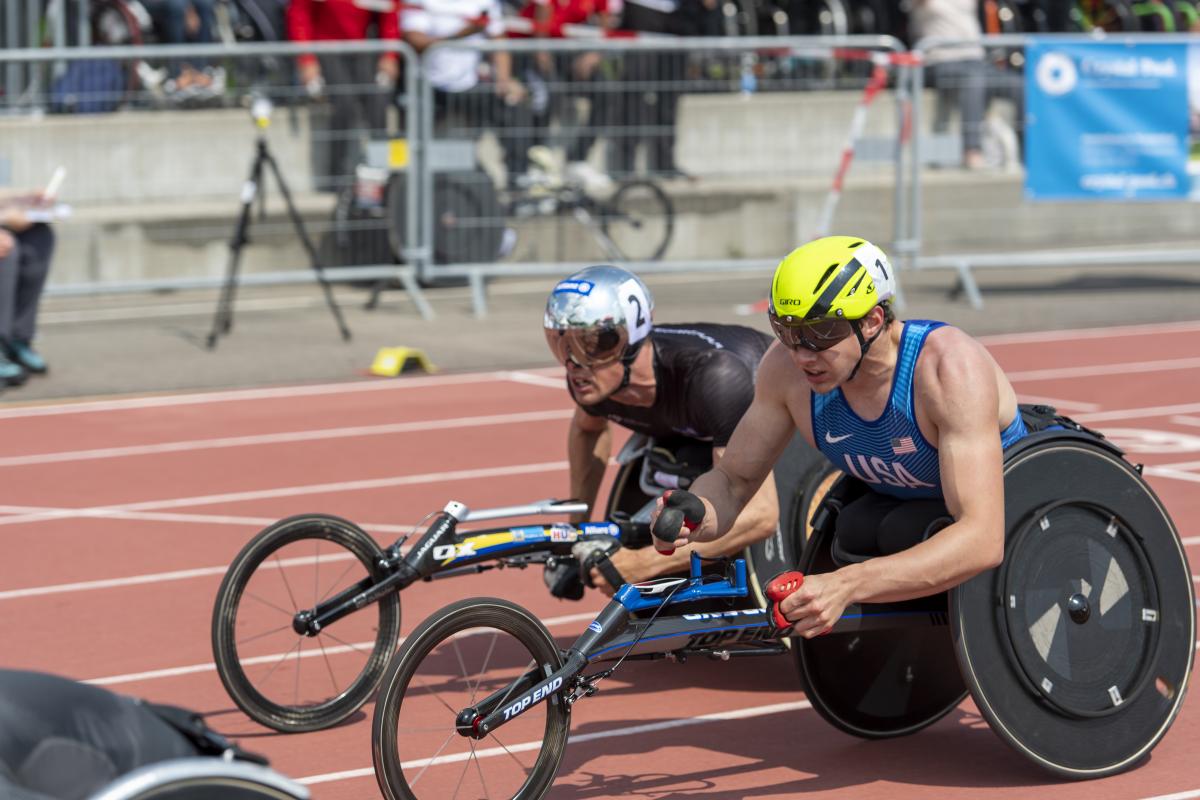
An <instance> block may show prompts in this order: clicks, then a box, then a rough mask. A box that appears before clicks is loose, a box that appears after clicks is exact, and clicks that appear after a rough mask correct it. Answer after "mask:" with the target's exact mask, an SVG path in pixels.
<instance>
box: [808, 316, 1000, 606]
mask: <svg viewBox="0 0 1200 800" xmlns="http://www.w3.org/2000/svg"><path fill="white" fill-rule="evenodd" d="M947 333H949V334H950V335H949V336H945V337H938V340H937V341H936V342H935V341H934V340H933V339H931V340H930V343H929V345H927V347H926V351H927V354H923V355H922V360H924V358H926V357H927V355H928V356H932V357H933V358H932V360H931V362H930V363H929V364H928V365H927V367H926V366H925V365H922V368H920V369H919V370H918V374H917V383H916V385H917V387H918V391H917V402H918V404H919V406H920V407H921V408H922V409H924V410H925V412H926V414H927V416H928V419H929V421H930V422H931V423H932V425H933V427H934V428H935V429H936V431H937V446H938V455H939V463H940V470H941V479H942V487H943V492H944V494H945V499H946V507H947V508H948V509H949V511H950V513H951V515H952V516H953V517H954V522H953V523H952V524H951V525H950V526H948V527H947V528H945V529H944V530H942V531H941V532H939V533H938V534H937V535H936V536H933V537H930V538H929V539H928V540H926V541H924V542H922V543H920V544H918V545H916V546H915V547H912V548H910V549H908V550H905V551H904V552H901V553H897V554H895V555H890V556H886V557H882V558H874V559H871V560H870V561H866V562H864V563H862V564H854V565H851V566H848V567H844V568H843V569H841V570H838V571H837V572H836V573H834V575H840V576H841V577H842V578H843V579H845V580H847V581H848V582H849V587H850V588H849V594H848V600H849V602H886V601H895V600H907V599H911V598H915V597H923V596H926V595H931V594H936V593H938V592H942V591H945V590H947V589H949V588H951V587H953V586H957V585H958V584H960V583H962V582H963V581H965V580H967V579H968V578H971V577H973V576H974V575H977V574H978V573H980V572H982V571H983V570H986V569H990V568H992V567H994V566H996V565H998V564H999V563H1000V561H1001V559H1003V557H1004V483H1003V468H1002V460H1003V453H1002V451H1001V448H1000V436H999V432H998V430H997V427H996V425H997V422H996V420H997V416H998V413H999V411H998V408H999V390H998V388H997V382H996V374H995V370H994V367H993V365H992V362H991V360H990V358H989V357H988V355H987V353H986V352H985V351H984V350H983V347H982V346H981V345H979V344H978V343H977V342H975V341H973V340H971V339H970V338H969V337H967V336H966V334H964V333H962V332H961V331H957V330H949V331H947ZM790 599H791V598H789V600H790ZM785 602H786V601H785ZM787 611H788V609H787V608H786V606H785V607H784V613H785V614H786V613H787ZM839 613H840V612H839Z"/></svg>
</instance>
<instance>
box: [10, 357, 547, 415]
mask: <svg viewBox="0 0 1200 800" xmlns="http://www.w3.org/2000/svg"><path fill="white" fill-rule="evenodd" d="M561 371H562V368H561V367H544V368H540V369H533V370H521V371H517V372H514V371H508V370H504V371H491V372H468V373H462V374H458V375H430V376H423V377H405V378H393V379H389V380H361V381H345V382H343V383H324V384H314V385H310V386H274V387H270V388H266V389H232V390H229V391H223V392H221V391H218V392H196V393H190V394H168V395H156V396H153V397H124V398H114V399H111V400H84V401H77V402H68V403H54V404H50V405H38V406H19V407H15V408H3V409H0V419H16V418H20V417H47V416H55V415H59V414H87V413H92V412H100V411H130V410H134V409H140V408H165V407H169V406H186V405H196V404H208V403H230V402H239V401H245V400H273V399H277V398H292V397H313V396H318V395H330V394H353V393H357V392H390V391H401V390H406V389H424V388H428V387H436V386H458V385H464V384H472V383H495V382H503V381H518V382H528V381H527V378H528V377H529V376H531V375H539V374H557V373H559V372H561ZM560 385H561V384H560Z"/></svg>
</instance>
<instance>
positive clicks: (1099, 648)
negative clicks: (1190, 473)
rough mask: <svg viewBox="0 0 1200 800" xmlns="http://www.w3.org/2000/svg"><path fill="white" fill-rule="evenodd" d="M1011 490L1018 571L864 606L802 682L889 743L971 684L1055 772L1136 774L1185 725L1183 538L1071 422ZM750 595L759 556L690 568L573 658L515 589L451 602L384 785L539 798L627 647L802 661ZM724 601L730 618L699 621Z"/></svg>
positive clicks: (828, 514) (1009, 547) (385, 764)
mask: <svg viewBox="0 0 1200 800" xmlns="http://www.w3.org/2000/svg"><path fill="white" fill-rule="evenodd" d="M1004 481H1005V535H1006V543H1005V558H1004V561H1003V563H1002V564H1001V565H1000V566H999V567H997V568H996V569H992V570H989V571H987V572H984V573H981V574H980V575H978V576H976V577H974V578H972V579H971V580H969V581H967V582H966V583H964V584H962V585H960V586H958V587H956V588H954V589H952V590H950V591H949V592H946V593H943V594H940V595H936V596H933V597H927V598H921V599H918V600H912V601H906V602H902V603H887V604H863V605H856V606H851V607H849V608H847V609H846V612H845V614H844V615H843V616H842V618H841V619H840V620H839V621H838V622H837V623H836V624H835V625H834V627H833V629H832V631H831V632H830V633H829V634H828V635H825V636H819V637H816V638H814V639H811V640H805V639H797V640H795V642H794V643H793V647H792V657H794V658H795V659H797V663H798V666H799V670H800V674H801V677H802V678H803V683H804V686H805V689H806V694H807V696H808V698H809V700H810V701H811V702H812V705H813V707H814V708H815V709H816V710H817V711H818V712H819V713H821V715H822V716H823V717H824V718H826V719H827V720H829V721H830V722H832V723H833V724H834V725H836V726H837V727H839V728H841V729H842V730H845V731H847V732H849V733H852V734H855V735H858V736H862V737H867V738H884V737H890V736H899V735H904V734H909V733H913V732H916V731H918V730H920V729H921V728H923V727H925V726H927V725H929V724H931V723H933V722H934V721H936V720H938V719H940V718H941V717H942V716H943V715H944V714H946V713H947V712H949V711H950V710H951V709H952V708H954V707H955V706H957V705H958V704H959V703H960V702H961V701H962V700H963V699H964V698H965V697H966V695H967V694H968V693H970V694H971V695H972V697H973V698H974V700H975V702H976V704H977V706H978V707H979V709H980V711H981V712H982V713H983V715H984V716H985V718H986V719H987V720H988V722H989V723H990V724H991V726H992V728H993V729H994V730H995V731H996V732H997V734H999V735H1000V736H1001V738H1003V739H1004V740H1005V741H1007V742H1008V743H1009V744H1011V745H1013V746H1014V747H1015V748H1016V749H1017V750H1018V751H1019V752H1021V753H1022V754H1023V755H1024V756H1026V757H1028V758H1029V759H1031V760H1032V761H1034V762H1035V763H1037V764H1039V765H1040V766H1042V767H1044V768H1046V769H1048V770H1050V771H1051V772H1054V773H1056V774H1058V775H1060V776H1064V777H1068V778H1076V779H1079V778H1094V777H1101V776H1104V775H1109V774H1113V773H1116V772H1120V771H1122V770H1125V769H1128V768H1130V767H1132V766H1133V765H1135V764H1136V763H1137V762H1138V761H1139V760H1140V759H1141V758H1143V757H1144V756H1145V755H1146V754H1148V753H1149V752H1150V750H1151V749H1152V748H1153V747H1154V746H1155V744H1157V742H1158V741H1159V740H1160V739H1161V738H1162V736H1163V735H1164V734H1165V733H1166V731H1167V729H1168V728H1169V727H1170V725H1171V723H1172V722H1173V721H1174V719H1175V716H1176V714H1177V713H1178V711H1179V709H1180V707H1181V705H1182V702H1183V698H1184V695H1185V693H1186V690H1187V685H1188V679H1189V676H1190V673H1191V669H1192V661H1193V654H1194V644H1195V604H1194V599H1193V589H1192V580H1191V571H1190V568H1189V566H1188V563H1187V558H1186V555H1185V553H1184V550H1183V546H1182V543H1181V542H1180V539H1179V536H1178V533H1177V531H1176V530H1175V527H1174V525H1173V523H1172V522H1171V519H1170V517H1169V516H1168V515H1167V513H1166V511H1165V509H1164V508H1163V506H1162V504H1161V502H1160V501H1159V500H1158V498H1157V497H1156V496H1155V495H1154V493H1153V491H1152V490H1151V489H1150V488H1149V486H1148V485H1147V484H1146V483H1145V482H1144V481H1143V480H1142V478H1141V474H1140V469H1139V468H1138V467H1136V466H1134V465H1131V464H1129V463H1128V462H1126V461H1125V460H1124V458H1123V456H1122V454H1121V452H1120V450H1119V449H1117V448H1116V447H1114V446H1113V445H1112V444H1111V443H1109V442H1107V441H1106V440H1105V439H1104V438H1103V437H1102V436H1100V435H1099V434H1096V433H1094V432H1091V431H1088V430H1086V429H1084V428H1082V427H1081V426H1078V425H1076V424H1074V423H1071V422H1070V421H1069V420H1066V419H1065V418H1058V419H1057V420H1056V421H1055V427H1053V428H1052V429H1049V430H1044V431H1040V432H1036V433H1033V434H1031V435H1030V436H1028V437H1026V439H1024V440H1022V441H1021V442H1019V443H1018V444H1017V445H1015V446H1013V447H1012V448H1010V449H1009V450H1008V451H1007V452H1006V453H1005V461H1004ZM850 488H851V487H849V486H848V485H847V482H846V480H845V479H842V483H841V485H835V486H834V487H833V488H832V489H831V490H830V495H832V497H833V499H832V500H831V501H830V502H822V504H821V506H820V509H819V510H818V512H817V515H816V517H817V519H816V520H815V524H814V527H813V538H812V539H811V541H809V542H808V543H807V544H806V545H805V546H804V547H803V549H802V553H803V555H802V557H801V560H800V567H801V570H802V571H808V572H819V571H823V570H828V569H832V568H833V567H834V566H835V565H836V563H837V562H835V561H834V556H833V553H834V552H835V549H836V544H837V543H836V541H835V538H834V531H835V525H834V524H833V523H834V522H835V520H836V514H837V512H838V502H837V498H839V497H840V498H842V499H844V498H845V497H846V491H847V490H849V489H850ZM767 591H768V595H770V594H771V587H770V586H768V590H767ZM749 592H750V589H749V586H748V582H747V577H746V569H745V565H744V563H743V562H742V561H741V560H738V561H735V562H733V564H732V565H731V566H730V567H729V569H728V571H727V573H726V574H725V575H724V576H718V577H713V576H706V575H704V574H703V573H702V571H701V569H700V563H699V559H696V558H693V568H692V574H691V577H690V578H688V579H668V580H659V581H651V582H647V583H644V584H637V585H627V586H624V587H622V588H621V589H620V590H619V591H618V592H617V594H616V595H615V597H614V598H613V600H612V602H611V603H609V604H608V606H607V607H605V608H604V610H603V611H601V612H600V614H599V615H598V616H597V617H596V619H595V620H594V621H593V622H592V623H591V624H589V625H588V627H587V630H586V631H585V632H584V633H583V634H582V635H581V636H580V637H579V638H578V640H577V641H576V642H575V643H574V644H573V645H572V646H571V647H569V648H567V649H565V650H564V649H562V648H560V647H559V645H558V644H557V643H556V642H555V641H554V639H553V638H552V637H551V636H550V634H549V633H548V631H547V630H546V628H545V626H544V625H542V623H541V622H540V621H539V620H538V619H537V618H536V617H535V616H533V615H532V614H530V613H529V612H527V611H525V610H524V609H521V608H520V607H518V606H516V605H514V604H512V603H509V602H506V601H504V600H499V599H492V598H479V599H469V600H463V601H460V602H458V603H454V604H452V605H450V606H447V607H446V608H444V609H442V610H440V611H438V612H437V613H435V614H434V615H432V616H431V617H430V618H429V619H428V620H426V621H425V622H424V623H423V624H422V625H420V626H419V627H418V628H417V629H416V630H415V631H414V632H413V633H412V634H411V635H410V636H409V637H408V638H407V639H406V640H405V642H404V643H403V645H402V646H401V648H400V649H399V650H398V651H397V653H396V656H395V657H394V659H393V660H392V662H391V664H390V666H389V667H388V669H387V673H386V674H385V676H384V679H383V684H382V686H381V687H380V693H379V700H378V702H377V704H376V708H375V715H374V719H373V722H372V755H373V759H374V764H375V772H376V778H377V780H378V783H379V786H380V788H381V790H382V791H383V794H384V796H385V797H387V798H389V800H398V799H400V798H405V799H406V800H407V799H408V798H417V797H421V798H432V797H441V796H445V795H446V793H447V792H448V791H450V790H453V789H454V788H455V787H458V786H463V787H464V788H466V789H467V791H472V790H473V786H471V784H473V783H481V784H483V785H485V786H486V787H487V791H488V796H494V797H500V796H503V797H514V798H523V799H526V798H539V797H543V796H544V795H545V793H546V792H547V791H548V790H549V788H550V785H551V783H552V782H553V780H554V776H555V773H556V772H557V769H558V766H559V764H560V762H561V759H562V757H563V754H564V749H565V746H566V743H567V739H568V731H569V727H570V717H571V711H572V708H573V706H574V704H575V703H576V702H578V701H580V700H582V699H583V698H585V697H590V696H592V695H594V694H595V693H596V691H597V689H598V688H599V686H598V685H599V684H600V683H601V681H603V680H604V679H605V678H607V677H608V676H610V675H611V674H612V673H613V671H614V670H615V669H617V667H619V666H620V664H621V662H622V661H623V660H625V659H626V658H630V659H633V658H640V659H656V658H664V657H671V658H674V659H676V660H681V659H684V658H687V657H689V656H707V657H710V658H717V659H721V660H729V659H733V658H744V657H750V656H761V655H782V654H785V653H786V652H787V648H785V646H784V645H783V637H782V635H781V634H782V633H784V632H782V631H780V630H779V629H778V628H777V627H775V625H774V624H773V623H772V620H771V618H770V617H769V616H768V615H767V612H766V611H764V610H763V609H761V608H756V607H753V606H748V605H746V604H745V599H746V598H747V596H748V595H749ZM781 597H782V595H778V596H773V599H781ZM719 600H725V601H727V602H728V603H729V608H728V610H726V611H711V610H705V611H696V612H693V613H688V611H689V608H688V604H689V603H693V602H695V601H706V602H707V603H709V604H710V607H711V603H712V602H713V601H719ZM612 661H615V662H616V663H615V664H614V665H612V666H607V667H603V668H598V669H593V670H592V671H589V667H592V666H593V665H595V664H601V663H603V662H612ZM500 731H503V732H502V733H501V734H500V736H498V735H497V733H498V732H500ZM501 737H503V738H501ZM518 743H519V744H518ZM485 771H486V772H487V773H488V776H487V777H486V779H485V777H484V773H485Z"/></svg>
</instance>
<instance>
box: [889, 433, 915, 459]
mask: <svg viewBox="0 0 1200 800" xmlns="http://www.w3.org/2000/svg"><path fill="white" fill-rule="evenodd" d="M915 452H917V446H916V445H915V444H913V439H912V437H911V436H901V437H900V438H899V439H892V454H893V455H897V456H902V455H904V454H905V453H915Z"/></svg>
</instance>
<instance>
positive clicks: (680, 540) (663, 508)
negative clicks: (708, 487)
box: [650, 489, 704, 556]
mask: <svg viewBox="0 0 1200 800" xmlns="http://www.w3.org/2000/svg"><path fill="white" fill-rule="evenodd" d="M703 521H704V503H703V502H702V501H701V500H700V498H699V497H697V496H696V495H694V494H692V493H691V492H685V491H683V490H682V489H672V490H671V491H669V492H665V493H664V494H663V496H662V497H660V498H658V503H657V504H656V505H655V508H654V513H653V514H652V515H651V516H650V532H651V533H652V534H654V536H653V537H652V538H653V540H654V549H655V550H657V551H658V552H660V553H662V554H663V555H666V556H669V555H671V554H672V553H674V552H675V548H676V547H679V546H680V545H684V544H687V543H688V541H689V539H688V537H689V535H690V534H691V533H692V531H694V530H696V528H699V527H700V523H701V522H703Z"/></svg>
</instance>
